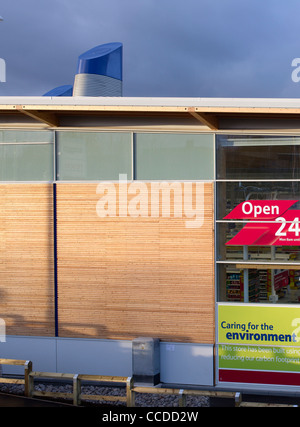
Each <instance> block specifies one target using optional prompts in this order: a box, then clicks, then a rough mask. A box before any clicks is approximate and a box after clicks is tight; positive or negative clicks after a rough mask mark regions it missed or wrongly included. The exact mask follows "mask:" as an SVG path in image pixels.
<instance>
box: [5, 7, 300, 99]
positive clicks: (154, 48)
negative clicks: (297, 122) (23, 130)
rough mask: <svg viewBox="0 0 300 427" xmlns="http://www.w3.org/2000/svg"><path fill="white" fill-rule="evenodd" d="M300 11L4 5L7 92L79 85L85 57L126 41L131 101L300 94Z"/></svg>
mask: <svg viewBox="0 0 300 427" xmlns="http://www.w3.org/2000/svg"><path fill="white" fill-rule="evenodd" d="M299 12H300V4H299V2H298V0H297V1H296V0H289V1H288V2H283V1H282V0H264V1H261V0H185V1H182V0H180V1H179V0H126V1H124V0H109V1H106V0H85V1H83V0H51V1H50V0H26V1H24V0H3V1H2V2H1V5H0V15H1V16H3V17H4V21H3V22H1V23H0V57H2V58H4V59H5V61H6V66H7V78H6V80H7V81H6V83H0V95H42V94H43V93H45V92H47V91H48V90H50V89H52V88H54V87H56V86H59V85H62V84H72V83H73V80H74V74H75V72H76V64H77V58H78V56H79V55H80V54H81V53H83V52H84V51H86V50H88V49H90V48H91V47H94V46H96V45H98V44H102V43H107V42H112V41H120V42H122V43H123V45H124V61H123V68H124V76H123V94H124V96H178V97H181V96H187V97H189V96H192V97H201V96H203V97H206V96H208V97H209V96H216V97H218V96H220V97H221V96H226V97H253V96H255V97H298V96H299V94H300V86H298V85H297V84H296V83H293V82H292V79H291V73H292V67H291V62H292V59H293V58H295V57H300V43H299V41H298V34H297V32H298V22H297V19H298V16H299ZM299 85H300V83H299Z"/></svg>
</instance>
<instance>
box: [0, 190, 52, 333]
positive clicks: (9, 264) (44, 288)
mask: <svg viewBox="0 0 300 427" xmlns="http://www.w3.org/2000/svg"><path fill="white" fill-rule="evenodd" d="M0 197H1V204H0V249H1V253H0V317H1V318H3V319H4V320H5V323H6V333H7V334H9V335H31V336H32V335H42V336H53V335H54V283H53V282H54V280H53V276H54V274H53V214H52V210H53V198H52V185H50V184H1V185H0Z"/></svg>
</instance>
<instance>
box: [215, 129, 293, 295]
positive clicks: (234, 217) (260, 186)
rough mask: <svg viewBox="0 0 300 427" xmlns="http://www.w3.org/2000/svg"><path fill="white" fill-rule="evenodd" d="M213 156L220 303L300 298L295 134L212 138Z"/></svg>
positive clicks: (220, 136)
mask: <svg viewBox="0 0 300 427" xmlns="http://www.w3.org/2000/svg"><path fill="white" fill-rule="evenodd" d="M216 153H217V179H218V180H219V181H218V182H217V184H216V193H217V203H216V218H217V225H216V237H217V280H218V299H219V301H227V302H235V301H236V302H251V303H300V182H299V181H297V180H299V179H300V157H299V154H300V137H293V136H287V137H277V136H276V137H272V136H256V135H243V136H224V135H219V136H217V150H216ZM263 208H264V209H265V210H262V209H263ZM254 209H255V210H256V212H255V214H254V212H253V210H254ZM273 209H274V210H273ZM271 210H272V212H273V213H274V215H271V216H269V215H270V212H271ZM233 211H234V214H231V216H229V218H228V215H229V214H230V213H232V212H233ZM261 213H262V215H261ZM264 215H265V216H264Z"/></svg>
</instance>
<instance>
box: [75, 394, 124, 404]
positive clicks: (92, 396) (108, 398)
mask: <svg viewBox="0 0 300 427" xmlns="http://www.w3.org/2000/svg"><path fill="white" fill-rule="evenodd" d="M80 398H81V399H83V400H104V401H106V402H118V401H120V402H126V401H127V397H126V396H105V395H99V394H81V395H80Z"/></svg>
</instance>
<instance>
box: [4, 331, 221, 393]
mask: <svg viewBox="0 0 300 427" xmlns="http://www.w3.org/2000/svg"><path fill="white" fill-rule="evenodd" d="M0 354H1V357H2V358H9V359H26V360H31V361H32V363H33V369H34V370H35V371H46V372H61V373H74V374H76V373H78V374H91V375H112V376H113V375H115V376H131V375H132V342H131V341H126V340H97V339H86V338H85V339H79V338H47V337H21V336H6V342H0ZM213 366H214V360H213V346H212V345H201V344H185V343H166V342H161V343H160V380H161V382H162V383H174V384H190V385H202V386H212V385H213V378H214V375H213V372H214V369H213ZM3 372H4V373H7V374H21V375H22V374H23V373H24V369H23V368H22V367H18V366H3Z"/></svg>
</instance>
